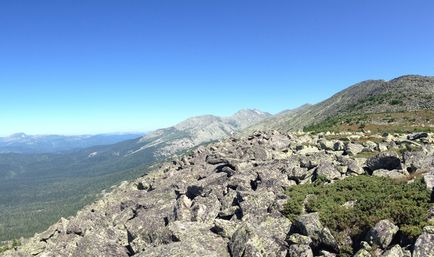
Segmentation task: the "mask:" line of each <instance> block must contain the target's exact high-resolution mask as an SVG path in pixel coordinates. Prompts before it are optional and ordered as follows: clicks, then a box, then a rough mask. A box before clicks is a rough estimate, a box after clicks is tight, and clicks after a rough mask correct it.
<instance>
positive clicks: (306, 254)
mask: <svg viewBox="0 0 434 257" xmlns="http://www.w3.org/2000/svg"><path fill="white" fill-rule="evenodd" d="M288 256H289V257H313V252H312V249H311V248H310V246H308V245H291V246H290V247H289V251H288Z"/></svg>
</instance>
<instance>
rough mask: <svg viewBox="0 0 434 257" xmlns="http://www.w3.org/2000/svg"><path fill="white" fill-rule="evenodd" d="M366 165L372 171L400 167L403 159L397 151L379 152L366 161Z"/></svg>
mask: <svg viewBox="0 0 434 257" xmlns="http://www.w3.org/2000/svg"><path fill="white" fill-rule="evenodd" d="M366 167H367V168H368V169H369V170H371V171H375V170H379V169H386V170H394V169H400V168H401V159H399V156H398V154H396V153H395V152H384V153H379V154H377V155H376V156H374V157H371V158H369V159H368V160H367V161H366Z"/></svg>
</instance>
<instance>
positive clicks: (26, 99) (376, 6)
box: [0, 0, 434, 135]
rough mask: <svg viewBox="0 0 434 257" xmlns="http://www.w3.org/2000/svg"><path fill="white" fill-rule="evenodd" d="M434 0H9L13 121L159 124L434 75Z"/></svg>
mask: <svg viewBox="0 0 434 257" xmlns="http://www.w3.org/2000/svg"><path fill="white" fill-rule="evenodd" d="M433 11H434V2H433V1H428V0H427V1H418V0H412V1H404V0H403V1H390V0H382V1H378V0H377V1H370V0H363V1H362V0H359V1H348V0H342V1H337V0H327V1H319V0H316V1H312V0H308V1H288V0H286V1H277V0H276V1H275V0H267V1H265V0H263V1H256V0H206V1H204V0H194V1H193V0H146V1H139V0H118V1H111V0H103V1H102V0H101V1H100V0H87V1H84V0H51V1H48V0H38V1H34V0H27V1H23V0H4V1H0V97H1V100H0V135H7V134H11V133H14V132H18V131H24V132H26V133H31V134H47V133H57V134H81V133H99V132H115V131H147V130H152V129H156V128H160V127H166V126H170V125H173V124H175V123H177V122H179V121H181V120H183V119H185V118H187V117H190V116H194V115H200V114H208V113H209V114H216V115H230V114H231V113H234V112H236V111H237V110H238V109H241V108H258V109H261V110H264V111H268V112H271V113H276V112H279V111H281V110H284V109H288V108H294V107H297V106H299V105H301V104H303V103H306V102H309V103H316V102H319V101H321V100H323V99H325V98H328V97H329V96H330V95H332V94H334V93H336V92H338V91H340V90H341V89H344V88H345V87H347V86H349V85H351V84H353V83H356V82H359V81H361V80H366V79H391V78H394V77H397V76H400V75H403V74H421V75H434V73H433V71H434V15H432V12H433Z"/></svg>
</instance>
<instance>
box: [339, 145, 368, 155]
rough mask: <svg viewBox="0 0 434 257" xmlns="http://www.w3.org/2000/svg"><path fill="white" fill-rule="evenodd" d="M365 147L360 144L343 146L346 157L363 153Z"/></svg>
mask: <svg viewBox="0 0 434 257" xmlns="http://www.w3.org/2000/svg"><path fill="white" fill-rule="evenodd" d="M364 148H365V147H364V146H363V145H360V144H354V143H347V144H346V145H345V148H344V151H345V153H346V154H347V155H350V156H355V155H357V154H359V153H361V152H362V151H363V149H364Z"/></svg>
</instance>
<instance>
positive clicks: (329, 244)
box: [0, 131, 434, 257]
mask: <svg viewBox="0 0 434 257" xmlns="http://www.w3.org/2000/svg"><path fill="white" fill-rule="evenodd" d="M349 135H350V134H348V133H345V134H342V135H341V136H342V137H344V136H349ZM357 135H358V136H359V137H360V138H359V139H360V140H359V141H353V142H352V143H349V142H347V143H345V148H344V142H342V141H339V140H328V139H325V138H324V137H323V136H322V135H310V134H300V135H298V136H297V135H294V134H291V133H279V132H277V131H272V132H269V133H266V132H257V133H255V134H254V135H250V136H248V137H244V138H237V139H235V138H231V139H228V140H223V141H220V142H217V143H214V144H211V145H208V146H203V147H200V148H198V149H196V150H194V151H192V152H191V153H190V154H188V155H185V156H183V157H182V158H181V159H176V160H173V161H170V162H165V163H162V164H161V165H158V166H157V167H155V169H153V172H151V173H149V174H148V175H147V176H143V177H140V178H137V179H135V180H133V181H130V182H124V183H122V184H120V185H119V186H117V187H115V188H114V190H113V191H111V192H110V193H107V194H105V195H104V196H103V197H102V198H101V199H100V200H98V201H96V202H95V203H93V204H91V205H88V206H86V207H85V208H83V209H82V210H80V211H79V212H78V213H77V215H76V216H74V217H67V219H65V218H62V219H60V220H59V221H58V222H57V223H56V224H54V225H52V226H51V227H50V228H49V229H47V230H46V231H44V232H43V233H40V234H36V235H35V236H34V237H32V238H30V239H25V240H22V246H18V247H16V249H13V250H11V251H8V252H5V253H4V254H3V256H5V257H12V256H39V257H43V256H122V257H128V256H137V257H143V256H146V257H161V256H167V257H169V256H191V257H196V256H197V257H199V256H222V257H230V256H231V257H242V256H244V257H247V256H275V257H277V256H289V257H298V256H342V257H349V256H432V255H433V254H434V227H433V226H429V225H428V224H429V223H428V222H429V219H430V218H431V220H432V219H433V215H432V213H431V214H430V206H432V204H433V202H432V199H431V197H430V196H431V194H432V193H433V192H432V190H433V189H432V186H433V184H434V173H433V172H434V163H433V162H432V161H433V158H434V157H433V154H434V147H433V143H434V134H426V133H424V134H418V138H419V139H414V138H416V137H415V136H416V135H400V136H392V137H390V138H388V140H389V141H388V143H386V142H379V144H383V146H384V147H385V149H383V148H378V146H379V145H377V144H376V143H373V142H371V143H373V145H372V144H366V143H367V142H366V141H364V140H362V137H366V136H367V135H365V134H363V133H358V134H352V135H351V136H357ZM382 138H383V137H382V136H381V135H377V139H382ZM386 138H387V137H384V139H386ZM408 138H413V140H414V142H413V143H416V144H418V145H420V149H419V151H418V152H408V151H407V152H405V154H403V155H402V156H398V155H397V154H396V152H398V151H400V150H403V149H405V148H403V144H406V143H407V144H408V142H409V140H408ZM334 145H338V147H334ZM330 146H332V148H330ZM342 149H345V150H342ZM356 149H360V151H361V150H362V149H366V150H369V151H371V152H370V153H371V154H372V156H374V157H372V158H370V159H364V158H360V157H358V156H356V155H355V150H356ZM379 149H383V150H382V152H380V151H379ZM343 152H345V154H343ZM415 165H417V166H415ZM409 168H410V169H409ZM384 176H386V177H384ZM415 176H423V177H424V180H422V179H416V180H415ZM393 177H395V178H396V177H398V178H399V180H393V179H391V178H393ZM407 180H408V181H412V183H407ZM330 182H333V183H330ZM335 196H337V197H335ZM410 235H411V237H410ZM416 239H417V240H416ZM392 247H393V248H392ZM391 249H393V250H391ZM391 251H392V253H391ZM410 251H411V252H410ZM395 252H398V253H397V254H394V253H395ZM403 252H405V255H404V254H403ZM314 253H315V255H314ZM320 253H321V254H320ZM356 253H357V254H356ZM371 253H372V255H371ZM401 253H402V254H401ZM0 255H2V254H1V253H0Z"/></svg>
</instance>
